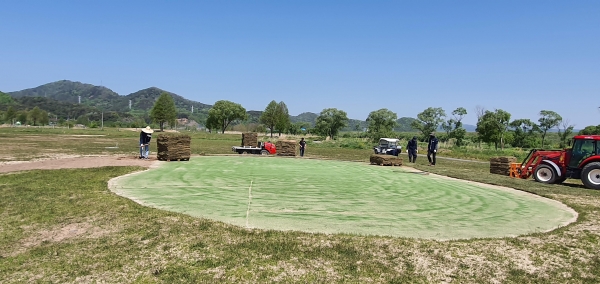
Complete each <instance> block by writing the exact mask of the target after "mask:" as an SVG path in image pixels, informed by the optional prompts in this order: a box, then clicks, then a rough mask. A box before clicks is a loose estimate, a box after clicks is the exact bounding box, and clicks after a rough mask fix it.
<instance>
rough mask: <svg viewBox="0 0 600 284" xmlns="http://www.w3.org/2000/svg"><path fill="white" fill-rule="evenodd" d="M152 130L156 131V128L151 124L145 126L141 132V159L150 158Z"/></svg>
mask: <svg viewBox="0 0 600 284" xmlns="http://www.w3.org/2000/svg"><path fill="white" fill-rule="evenodd" d="M152 132H154V130H152V128H150V126H146V128H143V129H142V132H140V159H145V160H148V156H149V155H150V140H151V139H152Z"/></svg>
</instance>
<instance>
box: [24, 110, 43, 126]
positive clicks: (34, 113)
mask: <svg viewBox="0 0 600 284" xmlns="http://www.w3.org/2000/svg"><path fill="white" fill-rule="evenodd" d="M44 113H45V114H46V120H47V119H48V113H46V112H45V111H43V110H41V109H40V108H39V107H37V106H36V107H34V108H33V109H32V110H30V111H29V113H28V114H27V115H28V117H29V120H30V121H31V122H32V123H33V126H36V125H37V123H38V122H40V121H41V120H43V119H44Z"/></svg>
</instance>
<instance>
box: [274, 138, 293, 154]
mask: <svg viewBox="0 0 600 284" xmlns="http://www.w3.org/2000/svg"><path fill="white" fill-rule="evenodd" d="M296 144H297V143H296V140H279V141H277V142H275V147H276V148H277V155H278V156H296Z"/></svg>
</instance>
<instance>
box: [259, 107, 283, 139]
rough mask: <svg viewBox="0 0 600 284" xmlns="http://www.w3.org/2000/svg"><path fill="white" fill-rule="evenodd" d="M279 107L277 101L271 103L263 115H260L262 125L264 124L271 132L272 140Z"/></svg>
mask: <svg viewBox="0 0 600 284" xmlns="http://www.w3.org/2000/svg"><path fill="white" fill-rule="evenodd" d="M278 107H279V105H278V104H277V102H276V101H274V100H273V101H271V102H270V103H269V104H268V105H267V107H266V108H265V110H264V111H263V113H262V114H261V115H260V119H259V120H260V123H262V124H264V125H265V126H266V127H267V128H269V129H270V130H271V138H272V137H273V130H275V125H276V124H277V119H278V117H277V108H278Z"/></svg>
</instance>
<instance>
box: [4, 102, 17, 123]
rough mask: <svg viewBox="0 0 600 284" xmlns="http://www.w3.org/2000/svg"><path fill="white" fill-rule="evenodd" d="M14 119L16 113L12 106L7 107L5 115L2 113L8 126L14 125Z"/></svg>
mask: <svg viewBox="0 0 600 284" xmlns="http://www.w3.org/2000/svg"><path fill="white" fill-rule="evenodd" d="M15 118H17V111H16V110H15V108H14V107H13V106H9V107H8V109H7V110H6V113H4V120H6V121H9V122H10V124H14V120H15Z"/></svg>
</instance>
